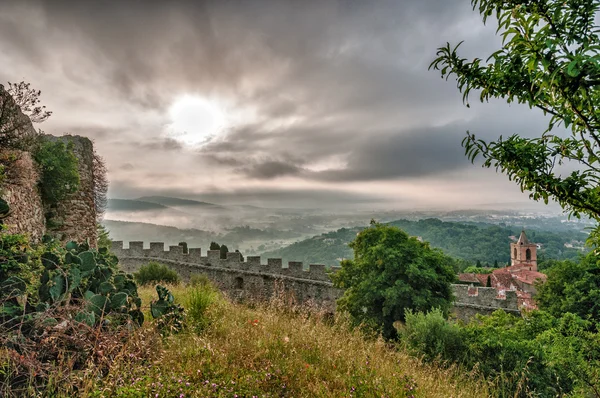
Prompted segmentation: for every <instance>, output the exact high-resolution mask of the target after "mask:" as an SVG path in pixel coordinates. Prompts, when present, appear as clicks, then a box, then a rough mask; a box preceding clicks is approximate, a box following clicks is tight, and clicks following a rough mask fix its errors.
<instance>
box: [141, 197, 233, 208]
mask: <svg viewBox="0 0 600 398" xmlns="http://www.w3.org/2000/svg"><path fill="white" fill-rule="evenodd" d="M137 200H139V201H143V202H150V203H157V204H160V205H163V206H204V207H210V208H213V209H214V208H219V209H223V208H224V207H222V206H219V205H216V204H213V203H208V202H201V201H198V200H190V199H181V198H173V197H170V196H142V197H141V198H138V199H137Z"/></svg>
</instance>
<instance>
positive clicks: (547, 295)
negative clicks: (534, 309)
mask: <svg viewBox="0 0 600 398" xmlns="http://www.w3.org/2000/svg"><path fill="white" fill-rule="evenodd" d="M599 261H600V259H599V258H598V257H597V256H596V255H595V254H594V253H590V254H589V255H588V256H587V257H585V258H584V259H582V260H581V261H580V262H573V261H569V260H566V261H557V262H556V263H555V264H554V265H553V266H552V267H551V268H550V269H548V270H547V271H546V274H547V275H548V279H547V280H546V282H544V283H543V284H539V286H538V287H537V294H536V302H537V303H538V305H539V307H540V309H543V310H546V311H548V312H549V313H551V314H552V315H554V316H555V317H560V316H562V314H564V313H566V312H570V313H573V314H577V315H579V316H580V317H582V318H583V319H590V320H592V321H594V322H597V323H598V324H599V325H600V266H599Z"/></svg>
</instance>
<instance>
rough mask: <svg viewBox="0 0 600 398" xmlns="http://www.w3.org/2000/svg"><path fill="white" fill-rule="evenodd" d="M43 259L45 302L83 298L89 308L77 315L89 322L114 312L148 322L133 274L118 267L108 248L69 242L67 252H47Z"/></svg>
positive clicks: (41, 280)
mask: <svg viewBox="0 0 600 398" xmlns="http://www.w3.org/2000/svg"><path fill="white" fill-rule="evenodd" d="M41 262H42V265H43V266H44V271H43V273H42V276H41V278H40V287H39V297H40V301H41V302H42V303H43V304H46V305H53V304H60V303H69V302H78V301H79V302H81V301H83V302H85V310H84V311H82V312H80V313H79V314H77V316H76V317H75V318H76V319H77V320H80V321H81V322H85V323H88V324H90V323H92V324H93V323H95V322H98V321H99V320H100V319H102V318H103V317H105V316H114V315H121V316H125V318H128V319H131V320H133V321H135V322H136V323H138V324H140V325H141V324H142V322H143V321H144V316H143V313H142V311H141V304H142V302H141V299H140V298H139V296H138V292H137V285H136V284H135V281H134V280H133V277H132V276H131V275H129V274H125V273H123V272H121V271H119V270H118V268H117V264H118V259H117V258H116V257H115V256H114V255H112V254H110V253H109V252H108V250H102V249H101V250H100V251H96V250H94V249H90V247H89V245H88V244H87V243H85V244H77V243H76V242H69V243H67V244H66V246H65V251H64V253H57V252H55V251H47V252H46V253H44V254H43V255H42V256H41Z"/></svg>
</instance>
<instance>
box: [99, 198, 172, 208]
mask: <svg viewBox="0 0 600 398" xmlns="http://www.w3.org/2000/svg"><path fill="white" fill-rule="evenodd" d="M106 208H107V210H109V211H146V210H162V209H167V206H164V205H162V204H160V203H152V202H147V201H144V200H138V199H108V203H107V206H106Z"/></svg>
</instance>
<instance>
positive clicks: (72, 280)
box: [69, 268, 81, 292]
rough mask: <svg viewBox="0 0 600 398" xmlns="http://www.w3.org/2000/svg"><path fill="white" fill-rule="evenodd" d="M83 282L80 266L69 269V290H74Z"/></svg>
mask: <svg viewBox="0 0 600 398" xmlns="http://www.w3.org/2000/svg"><path fill="white" fill-rule="evenodd" d="M80 284H81V271H80V270H79V268H71V269H70V270H69V291H70V292H72V291H74V290H75V289H77V288H78V287H79V285H80Z"/></svg>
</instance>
